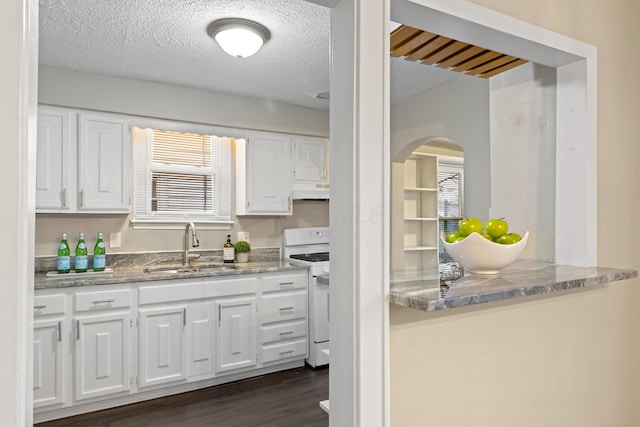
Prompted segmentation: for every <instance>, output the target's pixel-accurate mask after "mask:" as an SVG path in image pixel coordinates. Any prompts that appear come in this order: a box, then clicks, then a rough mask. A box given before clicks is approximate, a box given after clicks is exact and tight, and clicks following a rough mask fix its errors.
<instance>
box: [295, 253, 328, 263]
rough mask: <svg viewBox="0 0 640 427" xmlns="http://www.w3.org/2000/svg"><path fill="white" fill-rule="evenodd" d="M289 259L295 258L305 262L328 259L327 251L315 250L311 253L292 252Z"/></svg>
mask: <svg viewBox="0 0 640 427" xmlns="http://www.w3.org/2000/svg"><path fill="white" fill-rule="evenodd" d="M289 258H291V259H297V260H300V261H306V262H326V261H329V252H317V253H312V254H292V255H289Z"/></svg>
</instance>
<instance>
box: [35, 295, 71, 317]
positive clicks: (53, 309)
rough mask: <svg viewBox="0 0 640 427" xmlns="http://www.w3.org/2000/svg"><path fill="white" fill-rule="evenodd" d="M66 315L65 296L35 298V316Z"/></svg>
mask: <svg viewBox="0 0 640 427" xmlns="http://www.w3.org/2000/svg"><path fill="white" fill-rule="evenodd" d="M48 314H64V295H63V294H60V295H36V296H34V297H33V315H34V316H35V317H38V316H46V315H48Z"/></svg>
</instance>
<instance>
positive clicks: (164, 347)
mask: <svg viewBox="0 0 640 427" xmlns="http://www.w3.org/2000/svg"><path fill="white" fill-rule="evenodd" d="M186 311H187V308H186V306H184V305H183V306H173V307H170V308H159V309H143V310H140V341H139V343H140V344H139V345H140V386H141V387H147V386H151V385H156V384H163V383H168V382H172V381H179V380H183V379H185V378H186V377H187V374H186V365H187V364H186V360H187V358H186V356H185V348H186V346H185V340H184V336H185V333H184V331H185V327H186Z"/></svg>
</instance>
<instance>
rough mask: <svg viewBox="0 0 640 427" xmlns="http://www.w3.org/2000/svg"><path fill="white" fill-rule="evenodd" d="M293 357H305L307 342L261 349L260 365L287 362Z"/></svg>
mask: <svg viewBox="0 0 640 427" xmlns="http://www.w3.org/2000/svg"><path fill="white" fill-rule="evenodd" d="M293 357H307V340H306V339H303V340H298V341H293V342H288V343H284V344H276V345H269V346H263V347H262V363H269V362H277V361H280V360H288V359H291V358H293Z"/></svg>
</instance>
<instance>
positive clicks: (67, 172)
mask: <svg viewBox="0 0 640 427" xmlns="http://www.w3.org/2000/svg"><path fill="white" fill-rule="evenodd" d="M75 123H76V122H75V115H73V114H71V112H70V111H69V110H62V109H55V108H43V107H40V108H39V110H38V149H37V155H36V164H37V168H36V202H37V203H36V207H37V208H38V210H47V211H49V210H52V211H57V212H64V211H70V210H72V209H73V208H74V207H75V204H76V201H75V191H72V190H71V187H72V185H73V186H75V169H74V167H75V162H73V161H72V159H74V158H75V143H74V144H73V145H72V144H71V141H74V142H75V140H76V136H75V130H76V129H75Z"/></svg>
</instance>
